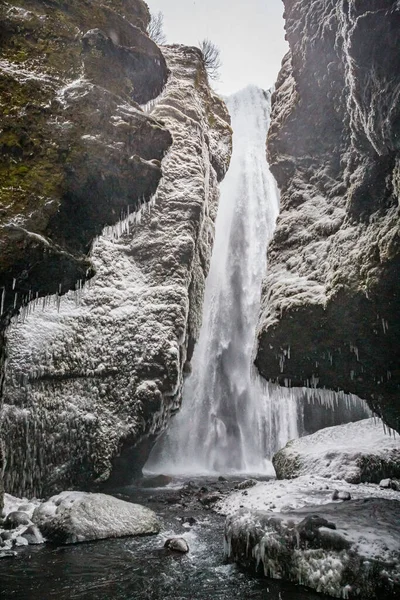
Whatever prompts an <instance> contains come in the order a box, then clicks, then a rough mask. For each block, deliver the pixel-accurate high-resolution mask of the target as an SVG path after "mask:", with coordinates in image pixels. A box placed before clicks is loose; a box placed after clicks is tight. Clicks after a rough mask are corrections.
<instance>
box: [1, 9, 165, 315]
mask: <svg viewBox="0 0 400 600" xmlns="http://www.w3.org/2000/svg"><path fill="white" fill-rule="evenodd" d="M119 9H120V10H119ZM0 19H1V25H2V26H1V63H0V64H1V75H0V103H1V105H2V116H1V129H0V148H1V162H0V203H1V211H0V290H1V293H2V306H1V313H2V317H3V319H5V317H6V315H7V314H9V313H10V312H12V311H13V310H14V309H15V308H19V307H20V306H21V305H22V304H24V303H26V302H27V301H28V300H30V299H31V298H34V297H35V296H36V295H44V294H48V293H60V294H61V293H64V292H65V291H67V290H68V289H71V288H73V286H74V285H75V283H76V282H77V281H78V279H81V280H84V279H86V278H87V277H88V276H89V275H90V274H91V264H90V261H89V260H88V259H87V257H86V254H87V252H88V250H89V248H90V244H91V242H92V241H93V239H94V237H95V236H96V235H98V234H99V233H100V232H101V230H102V227H103V226H104V225H105V224H112V223H115V222H116V221H117V220H119V218H120V214H121V210H122V209H126V207H127V206H128V205H129V206H131V207H132V209H133V208H135V207H136V206H137V205H138V203H139V199H143V197H144V198H147V199H148V198H150V196H151V195H152V194H153V193H154V191H155V190H156V188H157V184H158V182H159V180H160V177H161V170H160V168H159V167H158V168H157V166H156V165H155V164H154V163H153V162H151V161H152V160H154V159H157V160H161V158H162V156H163V155H164V153H165V151H166V149H167V148H168V147H169V145H170V143H171V136H170V134H169V132H168V131H167V130H166V129H165V128H164V127H163V126H162V125H161V124H160V123H157V122H156V121H155V120H154V119H151V118H149V117H148V116H146V115H144V114H143V113H142V111H141V110H140V109H139V107H138V105H137V104H136V102H146V101H148V100H150V99H151V98H154V97H155V96H156V95H157V94H158V93H159V92H160V91H161V89H162V87H163V85H164V83H165V81H166V78H167V68H166V64H165V60H164V58H163V56H162V54H161V52H160V50H159V49H158V47H157V46H156V45H155V44H154V43H153V42H152V41H151V40H149V38H148V37H147V35H146V34H145V33H144V31H145V26H146V24H147V21H148V19H149V15H148V9H147V6H146V5H145V4H144V3H143V2H142V0H131V1H130V2H127V3H118V2H108V3H107V2H101V1H98V0H91V1H87V2H80V1H78V0H73V1H71V2H67V3H66V2H61V1H56V2H50V1H49V2H46V1H45V2H38V1H35V0H33V1H30V2H26V1H23V0H21V1H15V2H12V3H2V6H1V7H0ZM129 19H132V20H131V21H130V20H129Z"/></svg>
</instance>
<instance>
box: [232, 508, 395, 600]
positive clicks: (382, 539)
mask: <svg viewBox="0 0 400 600" xmlns="http://www.w3.org/2000/svg"><path fill="white" fill-rule="evenodd" d="M399 540H400V503H399V502H397V501H396V500H386V499H378V498H370V499H366V500H353V501H350V502H345V503H342V502H341V503H334V504H327V505H323V506H307V507H305V508H302V509H299V510H296V511H291V512H284V513H276V512H271V511H255V510H240V511H237V512H235V513H233V514H231V515H229V516H228V517H227V519H226V523H225V544H226V552H227V555H228V557H229V558H232V559H233V560H234V561H235V562H237V563H239V564H241V565H243V566H244V567H247V568H249V567H250V568H251V570H254V569H258V568H259V569H260V570H262V571H263V573H264V575H265V576H267V577H272V578H278V579H285V580H287V581H292V582H295V583H300V584H302V585H305V586H307V587H310V588H312V589H315V590H316V591H317V592H319V593H323V594H328V595H330V596H333V597H335V598H344V597H348V596H349V595H350V596H351V597H353V595H354V596H357V597H362V598H370V599H372V598H373V599H376V600H382V598H391V597H394V598H397V597H399V594H400V578H399V573H400V544H399Z"/></svg>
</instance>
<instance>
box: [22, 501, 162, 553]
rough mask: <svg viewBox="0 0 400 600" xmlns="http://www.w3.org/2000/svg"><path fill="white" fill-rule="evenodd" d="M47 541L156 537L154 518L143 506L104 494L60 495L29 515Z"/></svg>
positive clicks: (155, 517)
mask: <svg viewBox="0 0 400 600" xmlns="http://www.w3.org/2000/svg"><path fill="white" fill-rule="evenodd" d="M33 521H34V523H35V524H36V525H37V526H38V527H39V528H40V530H41V531H42V532H43V534H44V535H45V537H46V538H47V539H48V540H51V541H53V542H57V543H63V544H75V543H77V542H88V541H90V540H100V539H105V538H116V537H124V536H133V535H146V534H154V533H158V532H159V530H160V522H159V520H158V519H157V516H156V514H155V513H154V512H153V511H152V510H150V509H149V508H146V507H144V506H140V505H138V504H132V503H130V502H125V501H123V500H119V499H118V498H114V497H113V496H108V495H106V494H90V493H87V492H62V493H61V494H59V495H57V496H53V497H52V498H50V499H49V500H47V501H46V502H44V503H43V504H41V505H40V506H38V507H37V508H36V510H35V512H34V513H33Z"/></svg>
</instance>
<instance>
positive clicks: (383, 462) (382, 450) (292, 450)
mask: <svg viewBox="0 0 400 600" xmlns="http://www.w3.org/2000/svg"><path fill="white" fill-rule="evenodd" d="M272 462H273V465H274V468H275V471H276V474H277V477H278V479H287V478H292V477H298V476H300V475H319V476H322V477H326V478H328V479H344V480H345V481H348V482H349V483H360V482H370V483H379V482H380V481H381V480H382V479H383V478H386V477H393V478H396V477H399V476H400V439H399V438H398V437H397V436H396V437H392V436H389V434H388V432H386V433H385V431H384V429H383V426H382V423H380V422H379V421H378V420H377V419H364V420H362V421H358V422H356V423H349V424H347V425H339V426H336V427H327V428H326V429H321V430H320V431H318V432H316V433H313V434H312V435H308V436H305V437H303V438H300V439H298V440H292V441H291V442H289V443H288V444H287V445H286V446H285V447H284V448H283V449H282V450H280V451H279V452H277V453H276V454H275V456H274V457H273V461H272ZM389 481H390V480H389ZM381 487H383V486H381ZM387 487H390V486H389V485H388V486H387ZM393 489H395V487H393Z"/></svg>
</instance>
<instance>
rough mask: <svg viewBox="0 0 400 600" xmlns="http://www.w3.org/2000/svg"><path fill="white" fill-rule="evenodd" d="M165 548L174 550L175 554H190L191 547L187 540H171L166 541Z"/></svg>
mask: <svg viewBox="0 0 400 600" xmlns="http://www.w3.org/2000/svg"><path fill="white" fill-rule="evenodd" d="M164 548H168V549H169V550H174V551H175V552H182V553H186V552H189V546H188V544H187V541H186V540H185V538H169V539H168V540H166V541H165V544H164Z"/></svg>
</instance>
